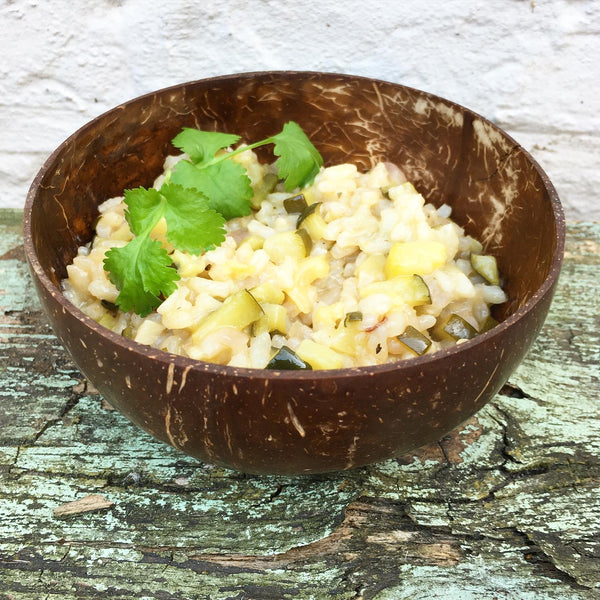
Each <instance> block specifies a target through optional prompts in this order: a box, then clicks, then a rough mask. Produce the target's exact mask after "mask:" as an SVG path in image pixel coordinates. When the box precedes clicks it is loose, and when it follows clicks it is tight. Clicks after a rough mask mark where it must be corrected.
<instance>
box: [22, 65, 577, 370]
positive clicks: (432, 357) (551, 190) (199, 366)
mask: <svg viewBox="0 0 600 600" xmlns="http://www.w3.org/2000/svg"><path fill="white" fill-rule="evenodd" d="M278 76H279V77H281V76H285V77H290V76H291V77H299V78H302V77H310V76H319V77H323V76H325V77H332V78H335V77H341V78H344V79H348V80H366V81H369V82H371V83H373V84H375V85H377V84H382V85H392V86H394V87H399V88H403V89H405V90H408V91H411V92H415V93H417V94H419V95H422V96H424V97H427V98H429V99H432V100H437V101H441V102H443V103H444V104H446V105H448V106H451V107H453V108H457V109H458V110H460V111H462V112H467V113H470V114H471V116H472V117H474V118H477V119H479V120H480V121H482V122H483V123H484V124H486V125H487V126H489V127H491V128H492V129H493V130H495V131H497V132H498V133H500V134H501V135H502V136H503V137H504V138H505V139H507V140H508V141H509V142H511V143H512V145H513V148H514V150H519V151H520V152H522V153H523V154H524V156H525V157H526V158H527V160H528V161H529V162H530V164H531V165H532V166H533V168H534V169H535V170H536V172H537V173H538V175H539V176H540V178H541V180H542V182H543V185H544V188H545V189H546V191H547V193H548V197H549V200H550V204H551V207H552V212H553V216H554V224H555V228H556V234H555V242H556V245H555V251H554V256H553V259H552V264H551V266H550V269H549V271H548V274H547V276H546V278H545V279H544V281H543V283H542V285H540V286H539V287H538V289H537V290H536V291H535V292H534V294H533V295H532V296H531V297H530V298H529V300H527V301H526V302H525V303H523V304H522V305H521V306H520V307H519V308H518V309H517V310H516V311H515V312H513V313H512V314H511V315H509V316H508V317H507V318H506V319H504V320H503V321H501V322H500V323H499V324H498V325H496V326H495V327H494V328H492V329H490V330H489V331H486V332H484V333H481V334H479V335H477V336H476V337H475V338H472V339H470V340H467V341H465V342H462V343H460V344H456V345H454V346H451V347H449V348H444V349H440V350H436V351H435V352H433V353H431V354H426V355H423V356H415V357H411V358H408V359H403V360H398V361H395V362H391V363H384V364H380V365H368V366H359V367H346V368H341V369H322V370H319V369H316V370H271V369H266V368H263V369H260V368H254V367H234V366H228V365H221V364H218V363H211V362H207V361H201V360H198V359H193V358H189V357H186V356H182V355H179V354H173V353H171V352H167V351H165V350H160V349H158V348H154V347H152V346H148V345H145V344H141V343H139V342H136V341H134V340H131V339H129V338H126V337H124V336H122V335H120V334H118V333H115V332H114V331H112V330H110V329H108V328H106V327H104V326H103V325H100V324H99V323H97V322H96V321H94V320H93V319H92V318H91V317H89V316H87V315H86V314H85V313H84V312H83V311H82V310H81V309H79V308H77V307H76V306H75V305H74V304H72V303H71V302H70V301H69V300H68V299H67V298H66V297H65V296H64V294H63V293H62V290H61V289H60V288H58V287H56V286H55V285H54V284H53V283H52V281H51V280H50V278H49V277H48V276H47V275H46V273H45V271H44V269H43V268H42V266H41V264H40V261H39V259H38V257H37V255H36V252H35V248H34V244H33V236H32V231H31V213H32V210H33V204H34V202H35V198H36V195H37V191H38V189H39V187H40V184H41V182H42V180H43V179H44V177H45V176H46V174H47V173H48V172H49V171H50V169H51V167H52V166H53V163H54V162H55V160H56V159H57V157H58V156H59V155H60V154H61V153H62V151H63V150H64V148H65V147H67V146H68V145H69V143H71V141H72V140H74V139H75V138H77V136H79V135H80V134H82V133H84V132H85V131H86V130H87V129H88V128H91V127H92V126H93V125H94V124H95V123H96V122H98V121H100V120H101V119H104V118H106V117H107V116H109V115H111V114H117V113H118V112H120V111H121V110H122V108H123V106H125V105H129V104H132V103H134V102H142V101H143V100H144V99H145V98H149V97H152V96H154V95H158V94H166V93H168V92H170V91H174V90H178V89H181V88H182V87H185V86H193V85H195V84H198V83H203V84H206V83H208V82H215V83H218V82H219V81H223V80H231V79H249V78H255V77H278ZM565 238H566V223H565V214H564V210H563V208H562V205H561V202H560V199H559V196H558V193H557V191H556V189H555V187H554V185H553V184H552V182H551V181H550V178H549V177H548V175H547V174H546V172H545V171H544V170H543V169H542V168H541V166H540V165H539V163H538V162H537V161H536V160H535V159H534V158H533V156H532V155H531V153H530V152H528V151H527V150H526V149H525V148H523V146H521V145H520V144H519V143H518V142H517V141H516V140H515V139H514V138H513V137H512V136H511V135H510V134H508V133H507V132H506V131H504V130H503V129H502V128H501V127H499V126H498V125H496V124H494V123H493V122H492V121H490V120H489V119H487V118H486V117H484V116H482V115H480V114H479V113H477V112H475V111H473V110H471V109H470V108H468V107H466V106H464V105H461V104H459V103H457V102H454V101H453V100H449V99H447V98H444V97H442V96H439V95H436V94H434V93H431V92H427V91H424V90H420V89H418V88H414V87H411V86H407V85H404V84H401V83H396V82H392V81H387V80H383V79H379V78H375V77H368V76H364V75H353V74H349V73H340V72H328V71H310V70H309V71H302V70H290V71H286V70H273V71H245V72H240V73H230V74H224V75H217V76H213V77H206V78H202V79H197V80H192V81H186V82H181V83H177V84H174V85H170V86H166V87H163V88H160V89H157V90H154V91H151V92H147V93H144V94H141V95H139V96H136V97H135V98H131V99H129V100H126V101H125V102H122V103H120V104H118V105H117V106H114V107H112V108H110V109H108V110H106V111H103V112H102V113H100V114H99V115H97V116H96V117H94V118H92V119H91V120H89V121H87V122H86V123H85V124H84V125H82V126H81V127H79V128H78V129H77V130H75V131H74V132H73V133H72V134H70V135H69V136H68V137H67V138H65V139H64V140H63V142H61V143H60V144H59V146H58V147H57V148H55V150H54V151H52V153H51V154H50V155H49V156H48V158H47V159H46V160H45V161H44V163H43V165H42V167H41V168H40V169H39V171H38V173H37V174H36V176H35V177H34V179H33V181H32V183H31V185H30V187H29V190H28V193H27V197H26V200H25V205H24V209H23V244H24V249H25V256H26V259H27V261H28V263H29V267H30V269H31V270H32V271H33V273H34V274H35V276H36V277H37V279H38V280H39V282H40V284H41V285H42V286H43V288H44V289H45V290H46V292H48V293H49V294H50V295H51V296H52V297H53V298H54V300H55V301H56V302H57V303H58V304H59V305H60V306H61V308H62V310H63V311H66V312H68V313H70V314H71V315H72V316H73V317H75V318H76V319H77V320H79V321H81V322H82V323H83V324H84V325H85V326H87V327H88V328H89V329H90V330H92V331H93V332H94V333H96V334H98V335H100V336H101V337H102V338H104V339H105V340H106V341H107V342H109V343H112V344H116V345H117V346H119V347H121V349H122V350H124V351H126V352H128V353H131V354H141V355H142V356H143V357H144V358H146V359H149V360H158V361H159V362H160V363H163V364H164V365H165V366H170V365H172V367H171V368H173V367H179V368H181V369H182V370H186V371H188V370H190V369H192V370H199V371H204V372H206V373H210V374H213V375H215V376H225V377H226V376H234V377H236V378H244V379H248V380H250V379H253V380H256V379H261V380H262V379H264V380H272V381H276V380H287V379H291V380H298V381H303V382H306V381H311V380H322V379H333V378H336V379H340V378H349V377H350V378H351V377H364V376H375V375H380V374H383V373H388V372H394V371H398V370H400V371H401V370H403V369H408V368H410V369H412V368H419V367H424V366H425V365H427V364H429V363H431V362H434V361H443V360H444V359H446V358H449V357H452V356H454V355H455V354H458V353H461V352H463V351H464V350H467V349H470V348H472V347H473V346H476V345H478V344H480V343H482V342H483V341H486V340H489V339H494V338H495V337H498V336H500V335H501V333H502V332H504V331H506V330H507V329H509V328H511V327H512V326H513V325H514V324H515V323H516V322H517V321H519V320H520V319H521V318H522V317H523V316H525V315H526V314H527V313H529V312H531V311H532V310H533V309H534V307H535V306H536V305H537V304H538V303H539V302H541V301H542V299H543V298H544V297H545V296H546V294H548V293H552V288H553V286H554V285H555V284H556V282H557V280H558V276H559V273H560V269H561V265H562V261H563V256H564V248H565Z"/></svg>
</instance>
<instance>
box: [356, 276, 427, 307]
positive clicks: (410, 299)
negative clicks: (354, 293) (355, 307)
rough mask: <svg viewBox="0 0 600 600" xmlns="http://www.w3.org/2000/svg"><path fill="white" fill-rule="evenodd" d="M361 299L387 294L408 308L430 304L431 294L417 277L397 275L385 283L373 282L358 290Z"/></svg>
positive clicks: (420, 278)
mask: <svg viewBox="0 0 600 600" xmlns="http://www.w3.org/2000/svg"><path fill="white" fill-rule="evenodd" d="M359 292H360V295H361V297H362V298H365V297H366V296H370V295H371V294H387V295H388V296H390V297H392V298H394V299H396V300H400V301H402V302H404V303H405V304H408V305H409V306H422V305H423V304H431V293H430V292H429V288H428V287H427V284H426V283H425V281H423V278H422V277H420V276H419V275H399V276H398V277H393V278H392V279H388V280H386V281H375V282H374V283H370V284H369V285H365V286H364V287H362V288H361V289H360V290H359Z"/></svg>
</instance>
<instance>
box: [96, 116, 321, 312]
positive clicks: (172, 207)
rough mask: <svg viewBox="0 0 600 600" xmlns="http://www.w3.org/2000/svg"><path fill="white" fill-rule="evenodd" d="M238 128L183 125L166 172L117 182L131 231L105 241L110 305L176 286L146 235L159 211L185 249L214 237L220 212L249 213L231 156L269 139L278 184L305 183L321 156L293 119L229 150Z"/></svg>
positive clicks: (246, 182) (149, 298)
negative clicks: (117, 240)
mask: <svg viewBox="0 0 600 600" xmlns="http://www.w3.org/2000/svg"><path fill="white" fill-rule="evenodd" d="M239 140H240V136H238V135H234V134H229V133H220V132H213V131H201V130H198V129H192V128H187V127H186V128H184V129H183V130H182V131H181V133H179V134H178V135H177V136H176V137H175V138H174V139H173V145H174V146H175V147H177V148H179V149H180V150H182V151H183V152H185V153H186V154H187V156H188V157H189V158H188V159H185V160H181V161H179V162H178V163H177V164H176V165H175V167H174V169H173V171H172V172H171V173H169V174H167V177H166V180H165V183H164V184H163V185H162V186H161V188H160V189H159V190H157V189H154V188H149V189H145V188H143V187H139V188H136V189H133V190H125V204H126V205H127V210H126V212H125V218H126V220H127V223H128V224H129V227H130V229H131V231H132V233H133V234H134V238H133V239H132V240H131V241H130V242H128V243H127V244H126V245H125V246H122V247H115V248H111V249H110V250H109V251H108V252H107V253H106V258H105V259H104V269H105V270H106V271H107V272H108V277H109V279H110V281H111V282H112V283H113V284H114V285H115V286H116V287H117V289H118V290H119V295H118V297H117V300H116V304H117V306H119V308H120V309H121V310H123V311H125V312H128V311H134V312H136V313H138V314H139V315H140V316H142V317H144V316H146V315H148V314H149V313H151V312H152V311H153V310H155V309H156V308H157V307H158V306H159V304H160V303H161V302H162V299H163V298H166V297H168V296H169V295H170V294H172V293H173V292H174V291H175V290H176V289H177V284H176V282H177V281H178V280H179V279H180V276H179V274H178V273H177V270H176V269H175V268H173V263H172V260H171V258H170V256H169V252H168V250H167V249H166V248H165V247H164V246H163V245H162V244H161V242H160V241H158V240H156V239H153V238H152V237H151V235H150V234H151V232H152V230H153V229H154V228H155V227H156V225H157V224H158V223H159V221H160V220H161V219H165V221H166V225H167V230H166V238H167V241H168V242H169V244H171V245H172V246H173V247H174V248H176V249H178V250H181V251H184V252H189V253H191V254H196V255H198V254H202V253H203V252H205V251H207V250H210V249H212V248H214V247H215V246H218V245H220V244H221V243H222V242H223V240H224V239H225V229H224V227H223V226H224V224H225V221H226V220H229V219H233V218H236V217H242V216H245V215H248V214H250V211H251V200H252V193H253V192H252V186H251V185H250V178H249V177H248V175H247V174H246V170H245V169H244V167H243V166H242V165H241V164H239V163H237V162H235V161H232V160H231V158H232V157H234V156H235V155H237V154H240V153H241V152H244V151H246V150H249V149H254V148H258V147H259V146H264V145H266V144H273V145H274V149H273V153H274V154H275V156H277V157H278V159H277V161H276V163H275V166H276V168H277V171H278V174H279V177H280V178H281V179H283V180H284V187H285V189H286V191H292V190H294V189H295V188H297V187H303V186H305V185H308V184H310V183H312V181H313V179H314V178H315V176H316V174H317V173H318V172H319V169H320V168H321V166H322V164H323V159H322V158H321V155H320V154H319V152H318V151H317V149H316V148H315V147H314V146H313V145H312V143H311V142H310V140H309V139H308V137H307V136H306V134H305V133H304V131H302V129H301V128H300V126H299V125H298V124H297V123H294V122H293V121H290V122H288V123H286V124H285V125H284V126H283V129H282V130H281V132H280V133H278V134H276V135H273V136H271V137H269V138H266V139H264V140H261V141H259V142H255V143H253V144H249V145H247V146H241V147H238V148H237V149H235V150H233V151H229V152H222V150H224V149H226V148H229V147H230V146H232V145H233V144H235V143H237V142H238V141H239Z"/></svg>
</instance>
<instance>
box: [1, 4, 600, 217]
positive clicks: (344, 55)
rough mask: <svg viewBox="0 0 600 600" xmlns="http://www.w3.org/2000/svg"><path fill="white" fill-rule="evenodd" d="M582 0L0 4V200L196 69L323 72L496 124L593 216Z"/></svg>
mask: <svg viewBox="0 0 600 600" xmlns="http://www.w3.org/2000/svg"><path fill="white" fill-rule="evenodd" d="M599 40H600V2H599V1H598V0H535V1H534V0H531V1H530V0H454V1H453V0H429V1H426V0H408V1H402V0H380V1H379V2H376V1H374V0H371V1H368V0H320V1H318V2H314V1H312V2H311V1H308V0H306V1H303V2H300V1H297V0H227V1H225V2H218V3H217V2H212V3H207V2H201V1H198V2H193V1H192V0H173V1H170V2H169V1H168V0H0V130H1V131H2V135H1V136H0V179H1V181H2V193H1V195H0V206H2V207H21V206H22V205H23V203H24V199H25V196H26V193H27V189H28V187H29V184H30V182H31V180H32V179H33V177H34V175H35V173H36V172H37V170H38V169H39V167H40V166H41V164H42V163H43V161H44V159H45V158H46V157H47V156H48V154H49V153H50V152H51V151H52V150H53V149H54V148H55V147H56V146H57V145H58V144H60V142H62V141H63V140H64V139H65V138H66V137H67V136H68V135H70V134H71V133H73V132H74V131H75V130H76V129H77V128H78V127H80V126H81V125H83V124H84V123H85V122H87V121H88V120H89V119H91V118H92V117H94V116H96V115H98V114H100V113H101V112H103V111H105V110H107V109H109V108H111V107H113V106H115V105H117V104H119V103H121V102H123V101H125V100H128V99H130V98H133V97H135V96H138V95H140V94H142V93H145V92H149V91H152V90H155V89H159V88H161V87H165V86H168V85H172V84H175V83H179V82H183V81H189V80H194V79H200V78H203V77H208V76H211V75H218V74H225V73H234V72H241V71H258V70H268V69H297V70H323V71H336V72H345V73H352V74H358V75H367V76H372V77H377V78H380V79H385V80H388V81H394V82H398V83H403V84H406V85H410V86H413V87H416V88H420V89H423V90H426V91H429V92H433V93H436V94H439V95H441V96H444V97H446V98H449V99H451V100H454V101H456V102H459V103H460V104H464V105H465V106H468V107H469V108H471V109H473V110H475V111H476V112H478V113H480V114H482V115H484V116H486V117H488V118H490V119H491V120H493V121H494V122H495V123H497V124H498V125H500V126H501V127H503V128H504V129H505V130H507V131H508V132H509V133H510V134H511V135H512V136H513V137H514V138H515V139H516V140H517V141H518V142H520V143H521V144H522V145H523V146H524V147H525V148H527V149H528V150H529V151H531V152H532V154H533V155H534V156H535V157H536V158H537V159H538V161H539V162H540V164H541V165H542V167H543V168H544V169H545V170H546V172H547V173H548V174H549V176H550V178H551V179H552V181H553V182H554V184H555V186H556V188H557V189H558V192H559V194H560V196H561V199H562V201H563V205H564V206H565V210H566V213H567V217H568V218H570V219H586V220H600V203H599V202H598V193H597V190H598V189H599V188H600V168H599V166H600V165H599V164H598V163H599V161H598V156H599V154H600V152H599V150H600V135H599V132H600V100H599V98H600V42H599Z"/></svg>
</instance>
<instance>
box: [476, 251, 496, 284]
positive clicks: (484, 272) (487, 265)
mask: <svg viewBox="0 0 600 600" xmlns="http://www.w3.org/2000/svg"><path fill="white" fill-rule="evenodd" d="M471 266H472V267H473V269H474V270H475V272H476V273H478V274H479V275H481V276H482V277H483V278H484V279H485V280H486V281H487V282H489V283H491V284H492V285H500V274H499V273H498V263H497V262H496V257H495V256H490V255H489V254H471Z"/></svg>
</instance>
